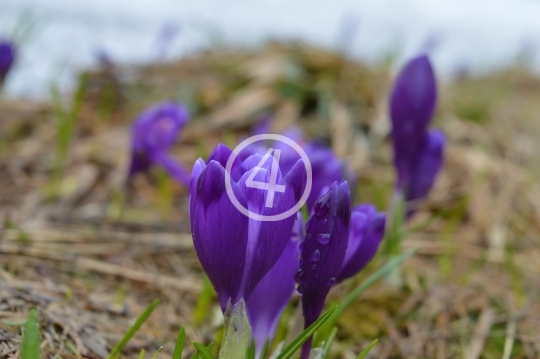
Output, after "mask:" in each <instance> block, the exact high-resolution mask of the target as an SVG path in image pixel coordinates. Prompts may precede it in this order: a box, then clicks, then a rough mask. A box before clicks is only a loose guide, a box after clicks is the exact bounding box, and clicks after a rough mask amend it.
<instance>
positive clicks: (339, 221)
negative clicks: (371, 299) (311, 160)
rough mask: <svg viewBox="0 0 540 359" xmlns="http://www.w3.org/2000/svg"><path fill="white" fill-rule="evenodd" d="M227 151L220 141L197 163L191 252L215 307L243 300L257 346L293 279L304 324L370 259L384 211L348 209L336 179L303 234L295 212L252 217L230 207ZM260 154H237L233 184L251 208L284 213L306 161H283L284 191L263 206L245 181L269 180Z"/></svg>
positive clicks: (261, 196)
mask: <svg viewBox="0 0 540 359" xmlns="http://www.w3.org/2000/svg"><path fill="white" fill-rule="evenodd" d="M231 153H232V151H231V150H230V149H228V148H227V147H225V146H224V145H219V146H218V147H217V148H216V149H215V150H214V152H213V153H212V154H211V155H210V157H209V159H208V161H206V162H205V161H203V160H202V159H199V160H198V161H197V162H196V163H195V165H194V167H193V171H192V177H191V185H190V199H189V211H190V219H191V229H192V234H193V242H194V245H195V249H196V251H197V255H198V257H199V260H200V262H201V264H202V266H203V269H204V270H205V272H206V273H207V275H208V277H209V279H210V281H211V282H212V284H213V286H214V288H215V290H216V292H217V294H218V298H219V302H220V305H221V309H222V310H223V312H224V313H227V312H230V311H231V310H232V309H231V308H234V306H235V305H238V303H247V315H248V318H249V322H250V324H251V327H252V328H253V332H252V337H253V338H254V339H255V343H256V349H257V352H260V350H261V349H262V347H263V346H264V343H265V342H266V341H267V340H271V339H272V338H273V336H274V335H275V331H276V327H277V323H278V320H279V317H280V316H281V313H282V311H283V310H284V309H285V307H286V306H287V304H288V302H289V301H290V299H291V297H292V295H293V293H294V288H295V283H298V287H297V291H298V292H299V293H302V305H303V311H304V317H305V325H306V326H309V325H310V324H311V323H313V321H315V320H316V319H317V318H318V316H319V315H320V313H321V311H322V308H323V306H324V302H325V299H326V296H327V294H328V292H329V290H330V288H331V287H332V286H333V285H334V284H335V283H336V282H338V281H341V280H344V279H346V278H348V277H351V276H353V275H355V274H356V273H357V272H358V271H360V270H361V269H362V268H364V267H365V266H366V265H367V263H368V262H369V261H370V260H371V259H372V258H373V256H374V255H375V253H376V250H377V248H378V246H379V243H380V241H381V239H382V236H383V232H384V221H385V216H384V214H380V213H377V211H376V210H375V209H374V208H373V206H371V205H367V204H364V205H360V206H358V207H357V208H355V209H354V210H352V208H351V198H350V192H349V186H348V184H347V182H346V181H343V180H341V181H340V182H337V181H334V183H333V184H331V185H330V186H326V187H327V190H326V191H327V192H326V193H324V194H323V196H322V197H320V198H319V199H317V200H316V201H314V203H313V206H312V210H311V212H312V215H311V216H310V218H309V219H308V220H307V222H306V224H305V232H306V233H305V235H304V234H303V232H304V224H303V221H302V219H301V216H300V214H297V216H290V217H288V218H285V219H282V220H279V221H258V220H254V219H251V218H249V217H248V216H245V215H244V214H242V213H241V212H240V211H239V210H238V209H237V208H235V207H234V205H233V204H232V202H231V200H230V198H229V197H228V195H227V188H226V185H225V176H226V175H227V174H226V170H225V167H226V163H227V161H228V159H229V157H230V156H231ZM285 157H287V156H285ZM261 159H262V156H261V154H260V153H254V154H252V155H250V156H249V157H247V158H245V159H243V160H242V159H239V158H238V157H237V159H236V161H235V162H233V165H232V168H231V171H230V174H229V175H230V177H231V187H232V188H231V190H232V192H233V193H234V195H235V197H236V198H237V199H238V201H239V202H240V204H241V205H242V206H244V207H245V208H247V209H249V210H250V211H252V212H255V213H258V214H264V215H271V214H275V213H283V212H285V211H286V210H288V209H290V208H292V207H293V206H294V205H295V204H296V202H297V201H298V200H299V198H300V197H301V195H302V193H303V190H304V188H305V183H306V179H307V176H306V171H305V167H304V163H303V161H302V160H301V159H298V160H296V162H295V163H294V164H293V165H292V166H288V165H286V164H287V160H285V161H284V163H285V165H282V166H280V168H279V172H278V174H277V176H276V177H277V185H283V186H284V188H285V192H283V193H280V194H276V195H275V201H274V205H273V207H272V208H268V207H265V206H264V203H265V202H266V201H265V192H264V191H261V190H260V189H258V188H251V187H249V186H248V185H247V181H248V178H249V177H250V176H251V174H252V173H253V172H254V171H257V173H256V175H255V177H254V178H255V180H257V181H259V182H265V183H268V182H269V180H270V176H271V169H270V168H269V167H267V165H266V164H265V165H263V168H259V167H257V166H258V165H260V163H261ZM291 161H292V160H291ZM270 162H271V161H270ZM281 164H282V163H281V162H280V165H281ZM268 166H270V164H268ZM351 212H352V213H353V217H352V218H353V219H354V221H355V222H354V223H353V225H352V226H351ZM209 223H211V225H210V226H209V225H208V224H209ZM347 248H350V251H349V252H347ZM346 253H347V254H346ZM309 349H310V344H309V343H308V344H307V346H306V347H305V349H304V350H305V351H306V352H307V353H309ZM305 355H306V354H305Z"/></svg>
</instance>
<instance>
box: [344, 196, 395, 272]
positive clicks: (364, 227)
mask: <svg viewBox="0 0 540 359" xmlns="http://www.w3.org/2000/svg"><path fill="white" fill-rule="evenodd" d="M385 225H386V215H385V214H384V213H378V212H377V210H376V209H375V207H374V206H373V205H371V204H361V205H359V206H358V207H356V208H354V209H353V211H352V215H351V231H350V233H349V243H348V247H347V254H346V255H345V260H344V261H343V267H342V268H341V272H340V273H339V276H338V277H337V281H338V282H341V281H343V280H345V279H347V278H350V277H352V276H354V275H356V274H357V273H358V272H360V271H361V270H362V269H364V267H365V266H366V265H367V264H368V263H369V262H370V261H371V260H372V259H373V257H374V256H375V254H376V253H377V250H378V249H379V245H380V243H381V240H382V238H383V236H384V228H385Z"/></svg>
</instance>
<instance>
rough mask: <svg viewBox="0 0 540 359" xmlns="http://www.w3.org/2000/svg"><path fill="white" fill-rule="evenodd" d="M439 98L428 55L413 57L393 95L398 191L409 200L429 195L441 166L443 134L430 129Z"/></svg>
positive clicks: (399, 78) (394, 144)
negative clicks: (430, 131) (428, 129)
mask: <svg viewBox="0 0 540 359" xmlns="http://www.w3.org/2000/svg"><path fill="white" fill-rule="evenodd" d="M436 101H437V85H436V81H435V75H434V73H433V68H432V67H431V63H430V61H429V59H428V57H427V56H425V55H423V56H419V57H417V58H414V59H413V60H411V61H410V62H409V63H407V65H406V66H405V68H404V69H403V70H402V71H401V73H400V74H399V76H398V78H397V80H396V83H395V85H394V89H393V92H392V96H391V99H390V115H391V119H392V142H393V146H394V165H395V168H396V171H397V183H396V191H397V193H400V194H402V195H403V196H404V197H405V198H404V199H405V200H406V201H410V200H413V199H419V198H421V197H424V196H426V195H427V193H428V192H429V190H430V188H431V187H432V186H433V183H434V181H435V178H436V176H437V173H438V172H439V170H440V168H441V166H442V160H443V156H442V153H443V144H444V139H443V137H442V134H441V133H440V132H435V133H433V132H432V133H428V132H427V128H428V125H429V122H430V121H431V119H432V117H433V113H434V110H435V104H436ZM433 136H434V137H433ZM426 173H427V174H428V175H427V174H426ZM419 180H421V182H422V183H421V184H419V183H417V182H418V181H419ZM413 197H415V198H413ZM408 212H410V210H409V211H408Z"/></svg>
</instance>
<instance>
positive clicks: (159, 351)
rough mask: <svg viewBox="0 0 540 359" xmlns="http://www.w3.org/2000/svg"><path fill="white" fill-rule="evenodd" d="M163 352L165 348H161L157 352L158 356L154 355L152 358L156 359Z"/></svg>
mask: <svg viewBox="0 0 540 359" xmlns="http://www.w3.org/2000/svg"><path fill="white" fill-rule="evenodd" d="M162 350H163V346H160V347H159V349H158V350H157V352H156V354H154V355H153V356H152V359H156V358H157V357H158V355H159V353H161V351H162Z"/></svg>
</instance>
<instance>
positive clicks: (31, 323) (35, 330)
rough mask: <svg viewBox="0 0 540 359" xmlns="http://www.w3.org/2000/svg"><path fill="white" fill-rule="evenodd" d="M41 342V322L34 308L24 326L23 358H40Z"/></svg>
mask: <svg viewBox="0 0 540 359" xmlns="http://www.w3.org/2000/svg"><path fill="white" fill-rule="evenodd" d="M40 344H41V338H40V333H39V322H38V320H37V316H36V310H35V309H32V310H31V311H30V314H29V315H28V320H27V321H26V324H25V326H24V336H23V340H22V346H21V359H40V358H41V353H40V347H39V346H40Z"/></svg>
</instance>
